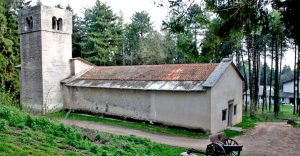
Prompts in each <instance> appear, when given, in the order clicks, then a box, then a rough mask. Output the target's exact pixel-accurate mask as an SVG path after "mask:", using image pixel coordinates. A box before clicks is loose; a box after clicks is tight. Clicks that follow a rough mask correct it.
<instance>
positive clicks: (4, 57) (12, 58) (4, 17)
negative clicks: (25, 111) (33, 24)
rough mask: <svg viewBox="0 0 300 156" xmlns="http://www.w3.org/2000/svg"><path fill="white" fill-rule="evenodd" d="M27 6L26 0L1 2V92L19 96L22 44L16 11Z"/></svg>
mask: <svg viewBox="0 0 300 156" xmlns="http://www.w3.org/2000/svg"><path fill="white" fill-rule="evenodd" d="M26 5H29V3H28V2H25V1H24V0H18V1H1V2H0V73H1V74H0V86H1V88H0V92H1V91H3V90H4V91H8V92H11V93H14V95H16V97H18V96H19V74H18V70H17V69H16V67H15V66H17V65H18V64H20V45H19V44H20V43H19V40H20V39H19V35H18V21H17V15H16V11H17V10H18V9H20V8H22V7H24V6H26Z"/></svg>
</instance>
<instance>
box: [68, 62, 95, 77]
mask: <svg viewBox="0 0 300 156" xmlns="http://www.w3.org/2000/svg"><path fill="white" fill-rule="evenodd" d="M70 63H71V75H72V76H77V75H81V74H82V73H84V72H86V71H87V70H90V69H92V68H93V66H92V65H91V64H89V63H86V62H84V61H83V60H81V59H80V58H73V59H71V60H70Z"/></svg>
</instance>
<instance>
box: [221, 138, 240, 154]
mask: <svg viewBox="0 0 300 156" xmlns="http://www.w3.org/2000/svg"><path fill="white" fill-rule="evenodd" d="M224 145H238V143H237V142H236V141H235V140H233V139H225V140H224ZM227 155H229V156H239V155H240V151H229V153H227Z"/></svg>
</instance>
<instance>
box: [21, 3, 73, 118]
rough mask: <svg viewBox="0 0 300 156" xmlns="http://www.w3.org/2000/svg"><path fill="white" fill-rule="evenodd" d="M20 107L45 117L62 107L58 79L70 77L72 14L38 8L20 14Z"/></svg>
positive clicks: (42, 6)
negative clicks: (46, 114)
mask: <svg viewBox="0 0 300 156" xmlns="http://www.w3.org/2000/svg"><path fill="white" fill-rule="evenodd" d="M19 34H20V48H21V71H20V89H21V105H22V107H23V109H24V110H26V111H28V112H32V113H38V114H45V113H48V112H53V111H56V110H60V109H62V108H63V95H62V86H61V84H60V82H61V80H63V79H65V78H67V77H69V76H70V65H69V60H70V59H71V58H72V13H71V12H70V11H66V10H63V9H59V8H53V7H49V6H44V5H37V6H34V7H30V8H25V9H23V10H20V12H19Z"/></svg>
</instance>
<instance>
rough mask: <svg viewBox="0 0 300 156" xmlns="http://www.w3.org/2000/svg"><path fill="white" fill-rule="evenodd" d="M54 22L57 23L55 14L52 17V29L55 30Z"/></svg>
mask: <svg viewBox="0 0 300 156" xmlns="http://www.w3.org/2000/svg"><path fill="white" fill-rule="evenodd" d="M56 23H57V19H56V17H55V16H53V17H52V29H53V30H56Z"/></svg>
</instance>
